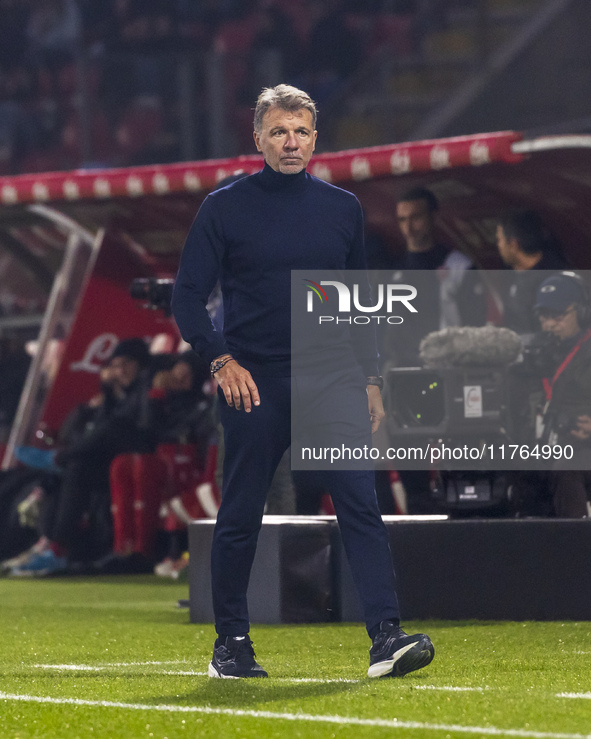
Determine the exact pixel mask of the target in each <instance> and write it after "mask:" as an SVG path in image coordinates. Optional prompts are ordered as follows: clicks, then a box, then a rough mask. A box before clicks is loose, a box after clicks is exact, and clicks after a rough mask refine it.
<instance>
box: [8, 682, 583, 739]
mask: <svg viewBox="0 0 591 739" xmlns="http://www.w3.org/2000/svg"><path fill="white" fill-rule="evenodd" d="M0 700H5V701H23V702H25V703H50V704H53V705H74V706H97V707H100V708H126V709H128V710H132V711H161V712H166V713H201V714H208V715H218V716H246V717H249V718H263V719H272V720H274V721H276V720H279V721H307V722H311V723H323V724H344V725H351V726H379V727H385V728H389V729H423V730H425V729H426V730H431V731H447V732H450V731H456V732H459V733H463V734H480V735H481V736H482V735H487V736H516V737H524V738H526V739H591V734H565V733H553V732H551V731H529V730H525V729H500V728H497V727H495V726H459V725H456V724H430V723H422V722H419V721H398V720H397V719H380V718H375V719H373V718H356V717H354V716H322V715H316V714H310V713H274V712H272V711H252V710H251V711H248V710H243V709H239V708H213V707H212V706H173V705H166V704H164V705H162V704H161V705H152V706H151V705H146V704H143V703H119V702H117V701H93V700H83V699H81V698H50V697H49V696H41V695H20V694H15V693H2V692H0Z"/></svg>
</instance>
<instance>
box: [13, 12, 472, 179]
mask: <svg viewBox="0 0 591 739" xmlns="http://www.w3.org/2000/svg"><path fill="white" fill-rule="evenodd" d="M469 2H471V0H469V1H468V0H454V2H453V3H443V2H441V0H367V2H363V3H361V2H356V1H354V0H240V1H239V0H101V2H95V0H0V175H3V174H18V173H23V172H39V171H52V170H63V169H73V168H79V167H88V166H125V165H141V164H152V163H161V162H162V163H163V162H170V161H176V160H178V159H181V158H183V153H186V149H185V150H183V146H182V144H181V138H182V134H181V128H182V125H183V124H182V120H183V119H184V120H185V122H186V120H187V116H188V117H189V118H191V119H192V121H193V123H192V125H191V126H189V129H190V131H191V135H192V136H193V137H194V141H192V142H191V146H190V148H191V154H192V155H193V156H194V158H206V157H207V156H208V155H209V152H210V149H209V148H208V147H209V144H208V141H207V125H206V121H207V116H208V115H209V106H210V105H211V100H212V90H211V85H212V84H218V85H219V84H220V82H219V81H218V82H217V83H212V82H211V80H210V81H209V82H208V71H207V70H208V58H210V57H211V54H212V53H213V52H215V53H217V54H220V55H222V56H223V59H224V61H223V78H222V79H223V83H222V86H223V88H224V98H225V100H224V109H225V115H226V118H227V122H226V133H227V137H226V138H227V140H226V141H225V142H224V146H226V147H227V151H225V152H224V155H228V156H230V155H234V154H243V153H248V152H250V151H252V128H251V126H252V123H251V121H252V110H251V108H252V105H253V101H254V99H255V98H256V96H257V95H258V93H259V92H260V89H261V88H262V87H263V86H267V85H275V84H277V83H279V82H286V83H290V84H295V85H296V86H298V87H301V88H303V89H306V90H308V91H309V93H310V94H311V95H312V97H313V98H314V99H315V100H316V101H317V102H318V103H319V106H320V110H321V111H322V109H323V107H324V106H325V104H326V103H327V101H329V100H330V99H331V97H332V96H334V95H335V94H337V93H338V92H339V90H341V89H342V86H343V85H344V83H345V82H346V81H347V80H348V79H349V78H350V77H351V76H352V75H353V74H354V73H355V71H356V70H357V69H358V68H359V66H360V65H361V64H362V63H363V62H364V60H366V59H368V58H369V57H370V56H371V55H372V54H373V53H375V52H376V50H377V49H379V48H380V47H381V46H383V45H384V44H388V45H389V46H390V47H391V48H392V51H393V53H394V54H397V55H399V56H404V55H408V54H411V53H413V50H416V48H417V45H418V39H419V38H420V35H421V33H423V32H424V31H425V30H428V29H429V28H431V27H433V25H434V24H435V25H437V24H438V23H440V24H444V23H445V12H446V6H450V5H457V4H460V5H462V4H464V5H465V4H469ZM447 9H448V10H449V8H448V7H447ZM210 76H211V75H210ZM181 88H182V89H181Z"/></svg>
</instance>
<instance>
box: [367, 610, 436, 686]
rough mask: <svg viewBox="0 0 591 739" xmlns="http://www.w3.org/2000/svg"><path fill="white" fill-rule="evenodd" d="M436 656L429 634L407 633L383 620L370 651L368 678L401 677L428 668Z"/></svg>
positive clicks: (390, 622)
mask: <svg viewBox="0 0 591 739" xmlns="http://www.w3.org/2000/svg"><path fill="white" fill-rule="evenodd" d="M434 656H435V649H434V647H433V644H432V643H431V639H429V637H428V636H427V635H426V634H412V635H411V636H409V635H408V634H406V633H405V632H404V631H403V630H402V629H401V628H400V626H396V625H395V624H394V623H392V621H382V623H381V624H380V630H379V632H378V633H377V634H376V636H375V638H374V640H373V644H372V646H371V649H370V650H369V670H368V671H367V675H368V677H402V676H403V675H407V674H408V673H409V672H414V670H420V669H421V668H422V667H426V666H427V665H428V664H429V663H430V662H431V661H432V660H433V657H434Z"/></svg>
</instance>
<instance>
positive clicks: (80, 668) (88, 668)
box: [33, 662, 360, 683]
mask: <svg viewBox="0 0 591 739" xmlns="http://www.w3.org/2000/svg"><path fill="white" fill-rule="evenodd" d="M168 664H176V663H175V662H108V663H105V664H104V665H33V667H38V668H40V669H43V670H57V671H63V672H102V671H103V670H108V669H110V668H112V667H144V666H146V665H168ZM150 675H172V676H175V675H178V676H183V675H189V676H192V677H207V672H200V671H197V670H159V671H156V672H150ZM274 679H275V680H280V681H282V682H289V683H358V682H360V681H359V680H350V679H347V678H343V677H336V678H322V677H276V678H274Z"/></svg>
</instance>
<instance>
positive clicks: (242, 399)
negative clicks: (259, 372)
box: [213, 359, 261, 413]
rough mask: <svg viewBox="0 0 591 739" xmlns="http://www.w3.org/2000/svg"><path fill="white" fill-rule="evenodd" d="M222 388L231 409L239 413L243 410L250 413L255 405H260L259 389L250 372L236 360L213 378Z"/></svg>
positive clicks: (226, 365) (228, 363) (232, 360)
mask: <svg viewBox="0 0 591 739" xmlns="http://www.w3.org/2000/svg"><path fill="white" fill-rule="evenodd" d="M213 377H214V379H215V380H216V381H217V383H218V385H219V386H220V387H221V389H222V392H223V393H224V396H225V398H226V403H227V404H228V405H229V406H230V407H234V408H236V410H237V411H239V410H240V409H241V408H244V410H245V411H246V412H247V413H250V411H251V410H252V406H253V405H260V404H261V399H260V397H259V391H258V388H257V386H256V384H255V382H254V380H253V379H252V376H251V374H250V372H249V371H248V370H246V369H244V367H242V366H241V365H239V364H238V362H237V361H236V360H235V359H231V360H230V361H229V362H227V363H226V364H225V365H224V366H223V367H222V368H221V369H219V370H218V371H217V372H216V373H215V375H214V376H213Z"/></svg>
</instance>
